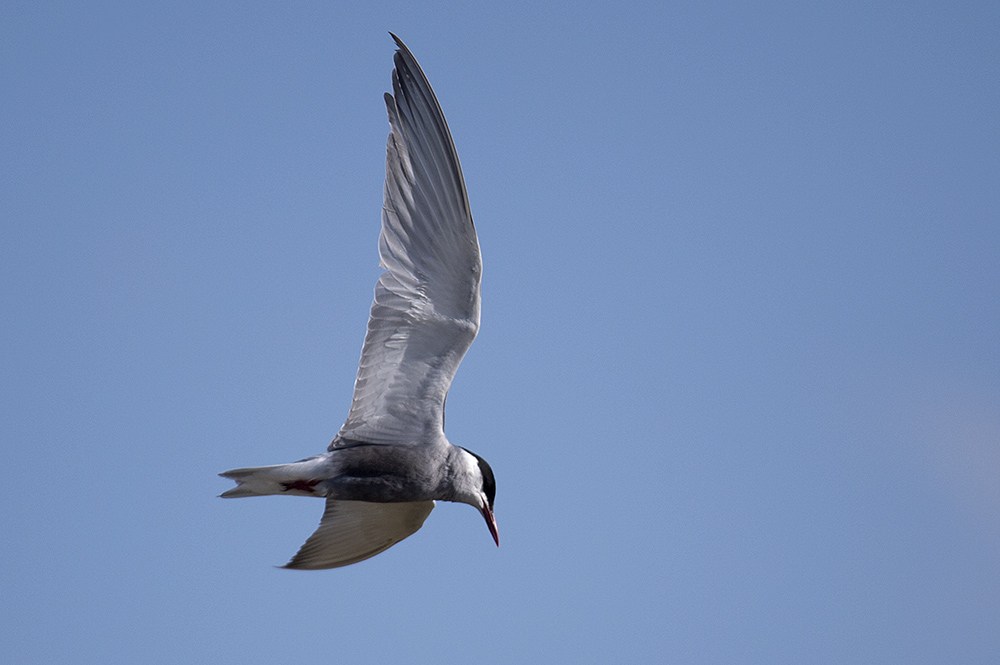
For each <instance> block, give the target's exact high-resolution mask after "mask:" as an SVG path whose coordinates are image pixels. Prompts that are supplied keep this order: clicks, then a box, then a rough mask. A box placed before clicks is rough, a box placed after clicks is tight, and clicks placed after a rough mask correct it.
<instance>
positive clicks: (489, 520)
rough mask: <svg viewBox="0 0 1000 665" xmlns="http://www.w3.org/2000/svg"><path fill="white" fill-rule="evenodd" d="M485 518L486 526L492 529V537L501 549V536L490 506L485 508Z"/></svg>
mask: <svg viewBox="0 0 1000 665" xmlns="http://www.w3.org/2000/svg"><path fill="white" fill-rule="evenodd" d="M483 517H484V518H485V519H486V526H488V527H489V528H490V535H491V536H493V541H494V542H495V543H496V544H497V547H500V534H498V533H497V521H496V518H495V517H493V511H492V510H490V507H489V506H488V505H486V506H483Z"/></svg>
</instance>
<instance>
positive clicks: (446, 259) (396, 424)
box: [331, 35, 482, 449]
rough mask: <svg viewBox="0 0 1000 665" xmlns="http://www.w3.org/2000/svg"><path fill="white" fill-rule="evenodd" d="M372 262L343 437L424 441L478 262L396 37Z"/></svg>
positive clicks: (439, 415) (453, 357)
mask: <svg viewBox="0 0 1000 665" xmlns="http://www.w3.org/2000/svg"><path fill="white" fill-rule="evenodd" d="M393 39H395V40H396V44H397V45H398V47H399V49H398V50H397V51H396V54H395V56H394V63H395V69H394V70H393V72H392V87H393V94H391V95H390V94H388V93H386V95H385V102H386V109H387V112H388V116H389V125H390V127H391V131H390V133H389V138H388V140H387V143H386V162H385V187H384V189H383V195H384V203H383V206H382V231H381V233H380V234H379V257H380V259H381V265H382V267H383V268H385V270H386V272H384V273H382V275H381V276H380V277H379V280H378V283H377V284H376V285H375V301H374V302H373V303H372V307H371V316H370V317H369V320H368V333H367V335H366V336H365V343H364V348H363V349H362V352H361V362H360V363H359V366H358V376H357V379H356V381H355V384H354V398H353V400H352V402H351V410H350V413H349V414H348V417H347V421H346V422H345V423H344V426H343V427H342V428H341V430H340V434H339V435H338V437H337V438H336V439H334V442H333V443H332V444H331V449H333V448H335V447H336V446H337V445H338V443H339V441H340V440H342V439H351V440H361V441H366V442H370V443H409V444H417V443H426V442H429V441H433V440H436V439H437V438H438V437H440V436H442V435H443V432H444V402H445V397H446V396H447V394H448V389H449V387H450V386H451V381H452V379H453V378H454V376H455V372H456V371H457V370H458V366H459V364H460V363H461V361H462V358H463V357H464V356H465V352H466V351H467V350H468V348H469V346H470V345H471V344H472V341H473V340H474V339H475V337H476V333H477V332H478V331H479V293H480V291H479V284H480V278H481V274H482V260H481V258H480V254H479V241H478V239H477V237H476V230H475V226H474V224H473V222H472V214H471V213H470V211H469V199H468V196H467V194H466V191H465V180H464V178H463V177H462V168H461V165H460V164H459V161H458V153H457V152H456V151H455V145H454V143H453V142H452V138H451V132H450V131H449V130H448V123H447V122H446V121H445V118H444V114H443V113H442V112H441V107H440V105H439V104H438V101H437V98H436V97H435V95H434V91H433V90H432V89H431V86H430V83H428V82H427V78H426V76H424V73H423V71H422V70H421V69H420V65H418V64H417V61H416V60H415V59H414V58H413V55H412V54H411V53H410V51H409V50H408V49H407V48H406V46H405V45H404V44H403V43H402V42H401V41H400V40H399V39H398V38H397V37H396V36H395V35H393Z"/></svg>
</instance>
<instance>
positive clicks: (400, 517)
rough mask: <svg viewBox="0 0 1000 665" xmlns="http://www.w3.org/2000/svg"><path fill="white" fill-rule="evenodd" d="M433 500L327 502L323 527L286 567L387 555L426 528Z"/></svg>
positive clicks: (331, 564)
mask: <svg viewBox="0 0 1000 665" xmlns="http://www.w3.org/2000/svg"><path fill="white" fill-rule="evenodd" d="M433 509H434V502H433V501H416V502H411V503H368V502H365V501H340V500H337V499H327V500H326V509H325V510H324V511H323V519H321V520H320V523H319V528H317V529H316V531H315V532H314V533H313V534H312V535H311V536H309V539H308V540H306V542H305V543H304V544H303V545H302V547H300V548H299V551H298V552H297V553H296V554H295V556H294V557H292V560H291V561H289V562H288V563H287V564H285V566H284V567H285V568H295V569H299V570H322V569H324V568H340V567H341V566H348V565H350V564H352V563H357V562H358V561H364V560H365V559H368V558H371V557H373V556H375V555H376V554H378V553H380V552H384V551H385V550H387V549H389V548H390V547H392V546H393V545H395V544H396V543H398V542H399V541H401V540H403V539H404V538H406V537H407V536H411V535H413V534H414V533H416V532H417V530H418V529H419V528H420V527H421V526H423V524H424V520H426V519H427V516H428V515H430V514H431V510H433Z"/></svg>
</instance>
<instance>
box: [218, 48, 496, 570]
mask: <svg viewBox="0 0 1000 665" xmlns="http://www.w3.org/2000/svg"><path fill="white" fill-rule="evenodd" d="M393 39H395V41H396V44H397V46H398V47H399V48H398V50H397V51H396V54H395V56H394V63H395V69H394V70H393V72H392V88H393V94H391V95H390V94H388V93H386V95H385V103H386V108H387V110H388V115H389V125H390V128H391V131H390V134H389V138H388V141H387V145H386V166H385V170H386V178H385V187H384V190H383V195H384V203H383V206H382V231H381V233H380V235H379V257H380V259H381V261H380V263H381V266H382V267H383V268H385V272H384V273H382V275H381V276H380V277H379V280H378V283H377V284H376V285H375V301H374V302H373V303H372V307H371V315H370V317H369V320H368V333H367V335H366V336H365V342H364V347H363V349H362V352H361V361H360V363H359V366H358V375H357V379H356V380H355V384H354V397H353V400H352V402H351V408H350V411H349V413H348V416H347V420H346V421H345V422H344V425H343V427H341V429H340V431H339V432H338V434H337V435H336V436H335V437H334V439H333V441H332V442H331V443H330V446H329V448H328V449H327V452H326V453H324V454H322V455H317V456H315V457H311V458H308V459H304V460H300V461H299V462H294V463H291V464H280V465H275V466H268V467H255V468H246V469H234V470H232V471H227V472H225V473H222V474H220V475H222V476H224V477H226V478H230V479H232V480H235V481H236V483H237V486H236V487H234V488H233V489H231V490H229V491H227V492H225V493H223V494H222V496H223V497H225V498H235V497H244V496H262V495H268V494H292V495H298V496H317V497H319V496H321V497H326V499H327V505H326V510H325V511H324V513H323V518H322V520H321V522H320V526H319V528H318V529H317V530H316V532H315V533H313V535H312V536H310V538H309V539H308V540H307V541H306V543H305V544H304V545H303V546H302V548H301V549H300V550H299V552H298V553H297V554H296V555H295V557H294V558H293V559H292V560H291V561H290V562H289V563H288V564H287V566H286V567H288V568H307V569H317V568H334V567H338V566H346V565H349V564H352V563H356V562H358V561H362V560H364V559H367V558H369V557H372V556H374V555H376V554H378V553H379V552H382V551H384V550H385V549H387V548H388V547H391V546H392V545H393V544H395V543H397V542H399V541H400V540H402V539H404V538H406V537H407V536H409V535H411V534H413V533H414V532H415V531H417V530H418V529H419V528H420V526H421V525H422V524H423V522H424V520H425V519H426V518H427V516H428V515H429V514H430V512H431V509H432V508H433V507H434V501H435V500H443V501H458V502H463V503H468V504H470V505H472V506H475V507H476V508H477V509H479V510H480V512H481V513H482V514H483V517H484V518H485V520H486V523H487V525H488V526H489V529H490V533H491V534H492V535H493V538H494V540H496V541H497V544H499V538H498V536H497V531H496V522H495V520H494V519H493V499H494V496H495V489H496V485H495V481H494V478H493V472H492V470H491V469H490V467H489V465H488V464H487V463H486V461H485V460H483V459H482V458H481V457H479V456H478V455H475V454H474V453H470V452H469V451H467V450H465V449H464V448H459V447H456V446H453V445H451V443H449V442H448V439H447V438H446V437H445V434H444V405H445V399H446V397H447V395H448V389H449V387H450V386H451V381H452V379H453V378H454V376H455V372H456V371H457V370H458V366H459V364H460V363H461V361H462V358H463V357H464V356H465V353H466V351H467V350H468V349H469V346H470V345H471V344H472V341H473V340H474V339H475V337H476V334H477V332H478V331H479V311H480V295H479V294H480V286H479V285H480V279H481V276H482V260H481V258H480V252H479V241H478V239H477V237H476V230H475V226H474V224H473V222H472V214H471V212H470V210H469V200H468V196H467V194H466V191H465V181H464V179H463V177H462V169H461V166H460V164H459V161H458V154H457V153H456V152H455V146H454V144H453V142H452V139H451V133H450V131H449V130H448V124H447V122H446V121H445V119H444V114H443V113H442V112H441V107H440V105H439V104H438V101H437V98H436V97H435V95H434V91H433V90H432V89H431V87H430V84H429V83H428V82H427V78H426V77H425V76H424V73H423V71H422V70H421V69H420V66H419V65H418V64H417V61H416V60H415V59H414V58H413V55H412V54H411V53H410V51H409V50H408V49H407V48H406V46H405V45H404V44H403V43H402V42H401V41H400V40H399V38H397V37H396V36H395V35H393Z"/></svg>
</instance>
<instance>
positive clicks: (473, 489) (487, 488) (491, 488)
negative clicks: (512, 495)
mask: <svg viewBox="0 0 1000 665" xmlns="http://www.w3.org/2000/svg"><path fill="white" fill-rule="evenodd" d="M459 450H461V451H462V452H464V453H466V456H465V457H466V467H467V477H468V479H469V481H470V483H469V487H468V489H467V491H465V492H462V493H461V494H462V496H461V497H460V499H459V500H460V501H463V502H464V503H468V504H469V505H471V506H475V507H476V508H478V509H479V512H480V513H481V514H482V516H483V519H485V520H486V526H488V527H489V529H490V535H491V536H493V541H494V542H496V544H497V547H500V535H499V533H497V521H496V518H494V517H493V499H494V498H496V494H497V481H496V479H495V478H494V477H493V469H491V468H490V465H489V464H488V463H487V462H486V460H484V459H483V458H482V457H480V456H479V455H477V454H476V453H474V452H472V451H471V450H466V449H465V448H459Z"/></svg>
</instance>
